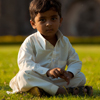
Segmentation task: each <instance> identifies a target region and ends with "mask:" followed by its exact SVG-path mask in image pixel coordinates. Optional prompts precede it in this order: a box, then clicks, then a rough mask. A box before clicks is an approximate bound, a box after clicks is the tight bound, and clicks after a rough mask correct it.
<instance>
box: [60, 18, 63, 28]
mask: <svg viewBox="0 0 100 100" xmlns="http://www.w3.org/2000/svg"><path fill="white" fill-rule="evenodd" d="M62 21H63V18H60V25H59V26H61V23H62Z"/></svg>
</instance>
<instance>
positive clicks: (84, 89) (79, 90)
mask: <svg viewBox="0 0 100 100" xmlns="http://www.w3.org/2000/svg"><path fill="white" fill-rule="evenodd" d="M56 94H57V95H58V94H64V95H68V94H72V95H89V96H92V95H93V89H92V87H91V86H79V87H73V88H71V87H70V88H62V87H59V89H58V91H57V93H56Z"/></svg>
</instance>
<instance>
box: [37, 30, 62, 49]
mask: <svg viewBox="0 0 100 100" xmlns="http://www.w3.org/2000/svg"><path fill="white" fill-rule="evenodd" d="M56 35H57V38H58V41H59V40H60V39H61V38H62V37H63V34H62V32H61V31H60V30H58V31H57V33H56ZM37 37H38V41H39V43H40V45H41V46H42V47H43V49H45V48H46V39H45V38H44V37H43V36H42V35H41V34H40V32H39V31H37ZM61 45H62V46H63V43H62V42H61Z"/></svg>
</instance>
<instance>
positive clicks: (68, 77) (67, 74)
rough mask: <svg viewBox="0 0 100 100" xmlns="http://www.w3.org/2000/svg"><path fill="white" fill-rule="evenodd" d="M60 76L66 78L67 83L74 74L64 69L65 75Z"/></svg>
mask: <svg viewBox="0 0 100 100" xmlns="http://www.w3.org/2000/svg"><path fill="white" fill-rule="evenodd" d="M60 78H62V79H64V80H65V81H66V82H67V85H68V84H69V83H70V80H71V78H73V74H72V73H71V72H68V71H64V73H63V75H61V76H60Z"/></svg>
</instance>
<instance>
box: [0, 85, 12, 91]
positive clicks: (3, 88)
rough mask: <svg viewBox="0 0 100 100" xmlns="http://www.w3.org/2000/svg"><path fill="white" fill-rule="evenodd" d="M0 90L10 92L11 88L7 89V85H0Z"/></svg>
mask: <svg viewBox="0 0 100 100" xmlns="http://www.w3.org/2000/svg"><path fill="white" fill-rule="evenodd" d="M0 90H4V91H11V88H10V87H9V85H2V86H0Z"/></svg>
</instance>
